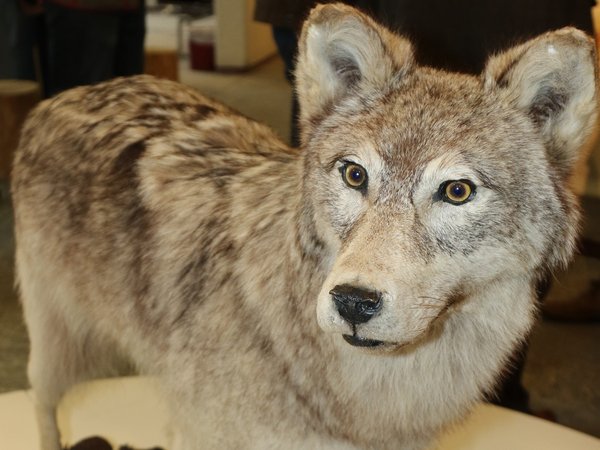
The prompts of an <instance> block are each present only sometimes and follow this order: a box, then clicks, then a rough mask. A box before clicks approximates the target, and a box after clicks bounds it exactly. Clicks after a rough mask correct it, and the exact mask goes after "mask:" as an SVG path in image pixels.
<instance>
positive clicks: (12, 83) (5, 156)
mask: <svg viewBox="0 0 600 450" xmlns="http://www.w3.org/2000/svg"><path fill="white" fill-rule="evenodd" d="M40 98H41V94H40V87H39V85H38V84H37V83H35V82H33V81H27V80H0V180H6V179H8V178H9V175H10V168H11V164H12V157H13V154H14V152H15V149H16V148H17V145H18V143H19V134H20V131H21V126H22V125H23V122H24V121H25V117H27V114H28V113H29V111H31V110H32V109H33V107H34V106H35V105H36V104H37V103H38V102H39V101H40Z"/></svg>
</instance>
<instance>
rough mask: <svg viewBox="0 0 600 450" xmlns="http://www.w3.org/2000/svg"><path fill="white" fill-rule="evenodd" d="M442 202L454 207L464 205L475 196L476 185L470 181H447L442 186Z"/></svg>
mask: <svg viewBox="0 0 600 450" xmlns="http://www.w3.org/2000/svg"><path fill="white" fill-rule="evenodd" d="M440 194H441V197H442V200H444V201H445V202H448V203H452V204H453V205H462V204H463V203H466V202H468V201H469V200H471V199H472V198H473V195H475V185H474V184H473V183H472V182H471V181H469V180H450V181H445V182H444V183H442V185H441V186H440Z"/></svg>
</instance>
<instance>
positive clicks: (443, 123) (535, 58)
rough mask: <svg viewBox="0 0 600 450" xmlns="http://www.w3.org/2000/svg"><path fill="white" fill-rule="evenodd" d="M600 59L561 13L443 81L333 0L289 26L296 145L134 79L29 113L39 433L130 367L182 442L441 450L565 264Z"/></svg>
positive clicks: (21, 181)
mask: <svg viewBox="0 0 600 450" xmlns="http://www.w3.org/2000/svg"><path fill="white" fill-rule="evenodd" d="M595 61H596V57H595V53H594V46H593V42H592V40H591V39H589V38H588V37H586V35H585V34H583V33H582V32H579V31H577V30H575V29H570V28H567V29H562V30H559V31H556V32H551V33H548V34H544V35H542V36H540V37H538V38H536V39H533V40H530V41H528V42H526V43H524V44H522V45H520V46H517V47H515V48H512V49H510V50H509V51H507V52H505V53H503V54H499V55H496V56H493V57H492V58H491V59H490V60H489V61H488V63H487V66H486V68H485V70H484V72H483V73H482V74H481V75H480V76H479V77H474V76H468V75H461V74H452V73H446V72H443V71H438V70H434V69H431V68H427V67H420V66H419V65H418V64H417V63H416V62H415V61H414V58H413V52H412V50H411V44H410V42H408V41H407V40H406V39H404V38H402V37H400V36H397V35H395V34H393V33H391V32H390V31H388V30H387V29H385V28H383V27H382V26H380V25H378V24H376V23H375V22H374V21H373V20H372V19H370V18H369V17H367V16H366V15H364V14H362V13H361V12H359V11H357V10H355V9H352V8H350V7H347V6H343V5H339V4H333V5H327V6H319V7H316V8H315V9H314V10H313V11H312V12H311V13H310V15H309V17H308V19H307V21H306V22H305V24H304V27H303V30H302V33H301V36H300V50H299V57H298V65H297V66H298V69H297V73H296V79H297V86H296V89H297V93H298V95H299V99H300V104H301V118H300V120H301V130H302V131H301V133H302V143H303V145H302V148H301V149H299V150H297V149H291V148H288V147H287V146H286V145H284V144H283V143H282V142H281V141H280V140H279V139H278V138H277V137H276V136H275V135H274V133H273V132H271V131H270V130H269V129H268V128H267V127H265V126H263V125H261V124H259V123H256V122H254V121H252V120H250V119H248V118H246V117H243V116H241V115H239V114H237V113H235V112H234V111H232V110H230V109H228V108H227V107H225V106H222V105H220V104H218V103H216V102H214V101H212V100H209V99H206V98H204V97H203V96H201V95H200V94H198V93H197V92H196V91H194V90H192V89H190V88H186V87H184V86H181V85H179V84H176V83H173V82H169V81H161V80H157V79H154V78H151V77H147V76H140V77H134V78H126V79H116V80H113V81H109V82H107V83H103V84H98V85H95V86H91V87H81V88H77V89H74V90H71V91H68V92H65V93H63V94H61V95H59V96H57V97H56V98H53V99H50V100H47V101H45V102H44V103H42V104H41V105H40V106H39V107H38V108H37V109H36V110H35V112H33V113H32V115H31V116H30V118H29V119H28V121H27V123H26V126H25V127H24V130H23V132H22V138H21V144H20V148H19V150H18V152H17V154H16V157H15V163H14V173H13V181H12V193H13V196H14V207H15V227H16V240H17V250H16V264H17V275H18V286H19V289H20V293H21V297H22V302H23V306H24V312H25V318H26V322H27V326H28V329H29V333H30V337H31V355H30V360H29V368H28V374H29V378H30V381H31V385H32V388H33V391H34V393H35V398H36V408H37V415H38V419H39V426H40V433H41V439H42V447H43V448H44V449H45V450H51V449H52V450H56V449H59V448H60V436H59V432H58V429H57V426H56V419H55V408H56V405H57V402H58V401H59V399H60V397H61V395H62V394H63V393H64V392H65V390H66V389H67V388H68V387H69V386H71V385H72V384H74V383H76V382H78V381H80V380H84V379H89V378H93V377H96V376H104V375H107V374H111V373H114V367H116V366H118V365H119V364H120V363H121V361H122V360H130V361H132V362H133V364H135V366H136V367H137V369H138V370H139V371H140V372H141V373H144V374H150V375H153V376H156V377H157V378H158V379H159V381H160V384H161V386H162V387H163V388H164V391H165V393H166V394H167V397H168V398H169V400H170V402H171V406H172V408H171V415H172V422H173V423H172V427H173V444H172V449H173V450H190V449H241V448H244V449H317V448H322V449H377V450H381V449H394V450H397V449H404V450H417V449H424V448H426V447H427V446H428V445H431V444H432V440H433V439H434V438H435V436H436V434H438V433H439V432H440V431H441V430H443V429H444V427H446V426H447V425H448V424H450V423H454V422H456V421H457V420H459V419H460V418H462V417H464V416H465V415H466V414H467V413H468V412H469V410H470V408H471V407H472V406H473V405H474V403H475V402H477V401H478V400H480V399H482V397H483V396H484V395H485V394H486V393H487V392H489V391H490V390H491V389H493V386H494V384H495V382H496V380H497V378H498V376H499V374H500V372H501V371H502V368H503V367H504V366H505V364H506V362H507V359H508V358H509V356H510V355H511V353H512V352H513V351H514V349H515V348H516V347H517V346H518V345H519V343H520V341H522V339H523V338H524V337H525V336H526V334H527V333H528V330H529V329H530V327H531V325H532V322H533V320H534V316H535V301H534V300H535V294H534V286H535V284H536V281H537V280H538V279H539V278H540V277H541V276H543V275H544V274H545V273H546V272H547V271H549V270H552V269H554V268H556V267H559V266H563V265H564V264H566V263H567V261H568V260H569V259H570V258H571V256H572V253H573V251H574V247H575V242H576V239H577V231H578V219H579V213H578V205H577V200H576V198H575V196H574V194H573V193H572V192H571V190H570V188H569V177H570V175H571V172H572V169H573V165H574V163H575V161H576V160H577V159H578V157H579V156H580V153H581V148H582V146H583V143H584V141H585V140H586V138H587V137H588V136H589V134H590V132H591V129H592V128H593V125H594V123H595V118H596V74H595Z"/></svg>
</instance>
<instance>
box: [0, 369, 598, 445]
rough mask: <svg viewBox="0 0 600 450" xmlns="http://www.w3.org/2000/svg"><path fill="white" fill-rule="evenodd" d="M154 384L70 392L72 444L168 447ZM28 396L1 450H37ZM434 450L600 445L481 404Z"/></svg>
mask: <svg viewBox="0 0 600 450" xmlns="http://www.w3.org/2000/svg"><path fill="white" fill-rule="evenodd" d="M154 383H155V382H154V380H152V379H150V378H144V377H126V378H115V379H109V380H97V381H92V382H89V383H84V384H81V385H78V386H76V387H75V388H74V389H72V390H71V391H70V392H69V393H68V394H67V395H66V396H65V398H64V400H63V402H62V403H61V406H60V408H59V413H58V420H59V426H60V428H61V431H62V433H63V436H64V437H65V438H66V439H67V440H68V442H69V443H75V442H77V441H79V440H80V439H83V438H86V437H90V436H98V435H99V436H103V437H105V438H106V439H108V440H109V441H111V442H112V443H113V444H115V445H116V444H119V445H122V444H129V445H133V446H136V447H141V448H149V447H153V446H163V447H165V448H166V447H167V443H168V441H167V437H166V434H167V432H166V424H167V409H166V406H165V402H164V399H163V398H161V396H160V394H159V392H158V390H157V389H156V386H155V384H154ZM37 439H38V435H37V427H36V424H35V417H34V412H33V405H32V400H31V394H30V392H29V391H15V392H10V393H7V394H2V395H0V449H7V450H8V449H10V450H32V449H36V448H37V445H38V443H37ZM435 450H600V439H597V438H595V437H592V436H588V435H586V434H583V433H580V432H578V431H574V430H572V429H569V428H566V427H563V426H560V425H556V424H554V423H551V422H548V421H545V420H541V419H538V418H535V417H531V416H528V415H525V414H521V413H518V412H514V411H511V410H508V409H504V408H499V407H497V406H492V405H487V404H481V405H479V406H478V407H477V408H476V409H475V411H474V412H473V414H472V415H471V416H470V417H469V418H468V419H467V421H466V422H465V423H464V424H463V425H462V426H460V427H459V428H457V429H455V430H453V431H452V432H451V433H447V434H446V435H444V436H443V437H442V438H441V439H440V441H439V443H438V445H437V446H436V447H435Z"/></svg>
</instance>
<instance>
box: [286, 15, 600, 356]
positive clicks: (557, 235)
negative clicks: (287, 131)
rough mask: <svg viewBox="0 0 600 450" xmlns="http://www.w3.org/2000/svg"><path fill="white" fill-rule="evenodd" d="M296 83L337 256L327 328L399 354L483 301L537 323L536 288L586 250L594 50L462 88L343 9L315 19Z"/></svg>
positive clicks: (568, 50) (544, 54)
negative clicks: (576, 187)
mask: <svg viewBox="0 0 600 450" xmlns="http://www.w3.org/2000/svg"><path fill="white" fill-rule="evenodd" d="M297 67H298V69H297V73H296V79H297V92H298V95H299V99H300V106H301V117H300V120H301V127H302V140H303V145H304V147H305V151H306V158H305V168H304V169H305V178H304V196H305V199H306V202H307V203H308V204H309V205H308V206H309V207H308V209H309V210H310V211H312V221H313V223H314V227H315V229H316V233H317V234H318V236H319V238H320V240H322V241H323V242H324V243H325V247H326V248H327V252H328V254H329V255H330V258H329V259H328V261H329V263H327V266H328V267H327V270H328V276H327V278H326V281H325V283H324V285H323V288H322V290H321V293H320V295H319V298H318V305H317V318H318V322H319V325H320V326H321V328H322V329H323V330H325V331H327V332H333V333H339V334H342V335H344V336H345V338H346V340H347V341H348V343H350V344H352V345H355V346H363V347H367V346H378V347H380V348H398V347H399V346H403V345H406V344H410V343H414V342H415V341H416V340H418V338H420V337H423V336H425V335H427V332H428V331H431V330H432V328H433V324H434V323H436V322H437V320H436V319H438V318H440V317H441V316H444V313H446V312H447V314H452V312H451V311H448V310H449V309H451V310H452V309H453V308H451V306H452V305H453V304H459V303H460V304H463V308H465V310H469V311H471V310H473V311H475V310H476V309H477V308H478V307H479V305H478V302H483V300H481V299H480V297H482V294H483V293H488V294H489V293H493V294H495V295H493V296H492V297H494V298H496V300H495V301H496V302H497V303H498V304H497V305H494V308H497V310H498V311H502V312H503V314H505V315H506V316H508V315H510V314H514V315H516V316H518V315H519V314H522V315H524V316H530V315H531V310H532V309H533V307H532V306H531V305H532V304H533V301H532V292H533V285H534V284H535V281H536V279H538V278H539V277H540V275H541V274H542V273H543V272H544V271H546V270H552V269H553V268H556V267H557V266H560V265H564V264H566V262H568V260H569V259H570V258H571V255H572V253H573V249H574V246H575V241H576V237H577V236H576V235H577V229H578V210H577V203H576V199H575V197H574V196H573V194H572V193H571V190H570V187H569V177H570V175H571V172H572V169H573V166H574V164H575V162H576V160H577V159H578V158H579V156H580V155H579V153H580V149H581V148H582V144H583V143H584V141H585V140H586V138H587V137H588V135H589V134H590V130H591V128H592V127H593V125H594V123H595V118H596V73H595V53H594V46H593V43H592V41H591V39H589V38H588V37H587V36H586V35H585V34H584V33H582V32H580V31H577V30H575V29H571V28H567V29H563V30H559V31H556V32H552V33H547V34H545V35H542V36H540V37H538V38H536V39H533V40H531V41H529V42H526V43H524V44H523V45H520V46H518V47H515V48H513V49H511V50H509V51H507V52H505V53H503V54H500V55H497V56H494V57H492V58H491V59H490V60H489V61H488V63H487V67H486V69H485V70H484V72H483V73H482V74H481V76H480V77H473V76H467V75H460V74H450V73H446V72H441V71H436V70H433V69H431V68H426V67H419V66H418V65H417V64H416V63H415V61H414V59H413V52H412V49H411V45H410V43H409V42H408V41H407V40H406V39H404V38H402V37H399V36H397V35H394V34H393V33H391V32H390V31H388V30H387V29H385V28H383V27H381V26H379V25H377V24H376V23H375V22H374V21H373V20H371V19H370V18H369V17H367V16H365V15H364V14H362V13H360V12H358V11H356V10H354V9H353V8H350V7H347V6H344V5H340V4H335V5H325V6H319V7H317V8H315V9H314V10H313V11H312V12H311V14H310V16H309V18H308V20H307V21H306V23H305V25H304V28H303V30H302V34H301V39H300V50H299V57H298V65H297ZM487 297H489V295H488V296H487ZM515 297H519V298H521V297H525V298H526V301H525V302H523V301H520V302H517V301H516V300H515ZM516 305H521V306H518V307H517V306H516ZM523 305H527V306H523ZM488 306H489V305H488ZM488 311H494V309H493V308H491V309H490V308H488Z"/></svg>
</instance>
